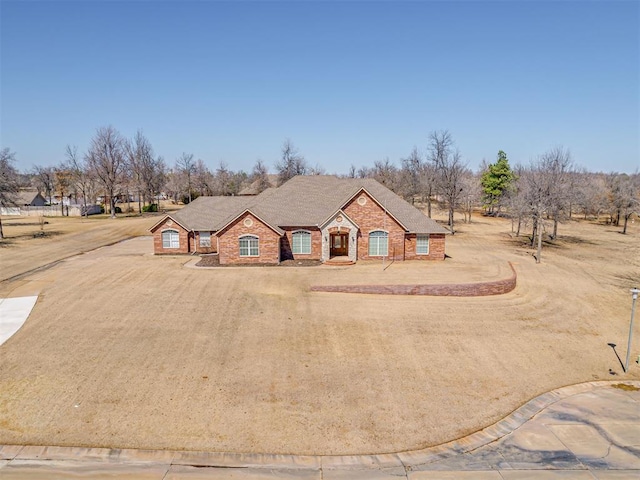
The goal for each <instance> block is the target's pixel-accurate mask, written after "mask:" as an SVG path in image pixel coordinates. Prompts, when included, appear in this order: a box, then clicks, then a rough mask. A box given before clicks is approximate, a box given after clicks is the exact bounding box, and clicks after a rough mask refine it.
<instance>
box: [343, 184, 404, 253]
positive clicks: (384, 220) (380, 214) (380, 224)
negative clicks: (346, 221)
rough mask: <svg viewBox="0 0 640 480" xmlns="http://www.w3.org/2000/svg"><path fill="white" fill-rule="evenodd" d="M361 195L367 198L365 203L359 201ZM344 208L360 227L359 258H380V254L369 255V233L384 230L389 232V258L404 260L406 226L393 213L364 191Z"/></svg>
mask: <svg viewBox="0 0 640 480" xmlns="http://www.w3.org/2000/svg"><path fill="white" fill-rule="evenodd" d="M361 196H363V197H365V198H366V200H367V201H366V203H365V204H364V205H360V204H359V203H358V199H359V198H360V197H361ZM342 210H343V211H344V213H346V214H347V215H348V216H349V218H350V219H351V220H353V221H354V222H355V223H356V224H357V225H358V226H359V227H360V231H359V232H358V260H367V259H378V258H380V257H378V256H371V257H370V256H369V233H370V232H373V231H375V230H384V231H386V232H388V233H389V243H388V245H389V250H388V257H387V258H394V259H395V260H404V253H405V240H404V237H405V231H404V228H402V227H401V226H400V225H399V224H398V222H396V221H395V220H394V219H393V217H392V216H391V215H389V214H388V213H386V212H385V211H384V209H383V208H381V207H380V206H379V205H378V204H377V203H376V202H375V201H374V200H373V199H372V198H371V197H370V196H369V195H367V194H366V193H365V192H364V191H362V192H361V193H360V194H358V195H356V196H355V197H354V198H353V199H352V200H351V201H350V202H349V203H347V205H346V206H345V207H344V208H343V209H342Z"/></svg>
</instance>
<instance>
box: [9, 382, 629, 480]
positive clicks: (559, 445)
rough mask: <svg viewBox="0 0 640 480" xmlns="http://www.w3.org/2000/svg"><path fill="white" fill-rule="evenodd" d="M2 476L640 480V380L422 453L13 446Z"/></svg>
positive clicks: (566, 391)
mask: <svg viewBox="0 0 640 480" xmlns="http://www.w3.org/2000/svg"><path fill="white" fill-rule="evenodd" d="M0 478H1V479H2V480H11V479H43V480H44V479H46V480H57V479H71V478H72V479H75V478H92V479H107V478H109V479H114V478H122V479H124V478H127V479H149V480H181V479H185V480H196V479H205V478H206V479H214V480H222V479H225V480H226V479H237V480H267V479H275V478H282V479H289V480H307V479H308V480H344V479H353V480H361V479H362V480H364V479H366V480H385V479H402V478H404V479H407V480H444V479H460V480H465V479H474V480H475V479H477V480H485V479H486V480H525V479H542V480H544V479H564V480H594V479H598V480H614V479H630V480H633V479H636V480H640V381H619V382H592V383H586V384H580V385H573V386H570V387H564V388H561V389H558V390H554V391H552V392H549V393H546V394H544V395H541V396H539V397H537V398H535V399H533V400H531V401H530V402H528V403H527V404H525V405H524V406H522V407H521V408H519V409H518V410H516V411H515V412H514V413H513V414H511V415H509V416H508V417H507V418H505V419H503V420H501V421H500V422H498V423H496V424H495V425H492V426H490V427H487V428H486V429H484V430H482V431H480V432H477V433H474V434H473V435H470V436H468V437H465V438H463V439H460V440H457V441H454V442H450V443H447V444H445V445H441V446H437V447H432V448H427V449H424V450H419V451H413V452H401V453H391V454H385V455H369V456H368V455H358V456H294V455H266V454H225V453H206V452H173V451H161V450H154V451H142V450H113V449H97V448H70V447H34V446H12V445H6V446H2V447H0Z"/></svg>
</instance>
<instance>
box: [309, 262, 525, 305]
mask: <svg viewBox="0 0 640 480" xmlns="http://www.w3.org/2000/svg"><path fill="white" fill-rule="evenodd" d="M508 264H509V267H510V268H511V272H512V274H511V277H509V278H504V279H502V280H494V281H491V282H479V283H451V284H446V283H445V284H409V285H312V286H311V288H310V290H311V291H312V292H333V293H364V294H373V295H428V296H439V297H484V296H488V295H503V294H505V293H509V292H510V291H512V290H513V289H514V288H516V283H517V280H518V274H517V273H516V269H515V268H513V264H512V263H511V262H508Z"/></svg>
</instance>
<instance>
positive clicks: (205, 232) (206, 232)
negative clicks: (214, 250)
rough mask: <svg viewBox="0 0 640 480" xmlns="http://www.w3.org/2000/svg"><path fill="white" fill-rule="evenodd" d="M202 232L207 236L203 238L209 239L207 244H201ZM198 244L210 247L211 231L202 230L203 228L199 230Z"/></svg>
mask: <svg viewBox="0 0 640 480" xmlns="http://www.w3.org/2000/svg"><path fill="white" fill-rule="evenodd" d="M203 233H204V234H206V235H207V236H208V237H205V238H208V239H209V242H208V244H203V243H202V234H203ZM198 245H199V246H201V247H204V248H211V232H208V231H204V230H201V231H199V232H198Z"/></svg>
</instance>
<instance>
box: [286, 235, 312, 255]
mask: <svg viewBox="0 0 640 480" xmlns="http://www.w3.org/2000/svg"><path fill="white" fill-rule="evenodd" d="M296 233H308V234H309V251H308V252H294V251H293V236H294V235H295V234H296ZM312 249H313V233H311V231H309V230H294V231H293V232H291V253H293V254H294V255H311V250H312Z"/></svg>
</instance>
